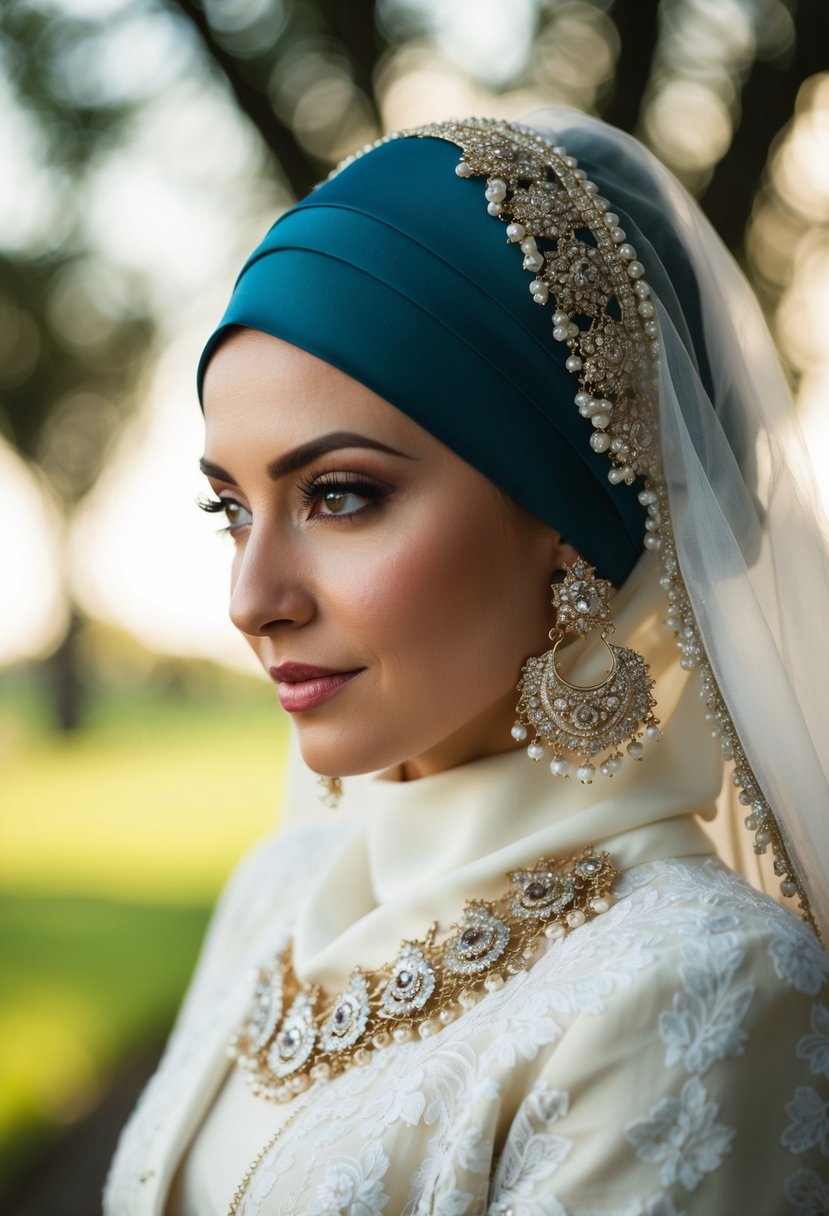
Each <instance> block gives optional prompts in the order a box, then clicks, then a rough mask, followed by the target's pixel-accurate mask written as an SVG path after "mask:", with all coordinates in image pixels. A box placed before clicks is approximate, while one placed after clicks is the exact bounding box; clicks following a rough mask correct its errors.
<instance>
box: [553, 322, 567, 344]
mask: <svg viewBox="0 0 829 1216" xmlns="http://www.w3.org/2000/svg"><path fill="white" fill-rule="evenodd" d="M553 337H554V338H555V340H556V342H566V341H567V339H568V338H569V337H570V327H569V326H568V325H554V326H553Z"/></svg>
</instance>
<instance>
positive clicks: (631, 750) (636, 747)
mask: <svg viewBox="0 0 829 1216" xmlns="http://www.w3.org/2000/svg"><path fill="white" fill-rule="evenodd" d="M625 750H626V751H627V754H628V755H629V756H630V757H631V759H632V760H641V759H642V753H643V752H644V750H645V749H644V747H643V746H642V744H641V743H638V742H637V741H636V740H634V741H633V742H632V743H628V745H627V748H626V749H625Z"/></svg>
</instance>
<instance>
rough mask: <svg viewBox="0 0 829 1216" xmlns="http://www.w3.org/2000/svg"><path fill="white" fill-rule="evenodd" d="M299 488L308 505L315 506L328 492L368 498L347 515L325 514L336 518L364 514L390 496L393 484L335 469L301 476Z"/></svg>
mask: <svg viewBox="0 0 829 1216" xmlns="http://www.w3.org/2000/svg"><path fill="white" fill-rule="evenodd" d="M297 489H298V490H299V492H300V494H301V495H302V501H303V503H304V504H305V506H306V507H311V506H313V505H314V503H315V502H317V500H318V499H319V498H321V496H322V495H323V494H326V493H328V494H331V493H333V494H354V495H356V496H357V497H358V498H365V499H367V502H366V505H365V506H363V507H358V508H357V510H356V511H349V512H348V513H347V514H346V515H337V514H336V513H332V514H331V515H326V516H325V518H326V519H336V520H347V519H354V518H355V517H356V516H357V515H362V514H363V512H364V511H367V510H370V509H371V508H372V507H373V506H376V505H377V504H378V503H380V502H381V501H382V500H383V499H384V498H388V496H389V495H390V494H391V492H392V488H391V486H387V485H384V484H383V482H381V481H375V480H374V479H373V478H370V477H365V476H362V475H361V474H359V473H340V472H335V471H334V470H329V471H326V472H322V473H316V474H314V476H313V477H300V478H299V480H298V481H297Z"/></svg>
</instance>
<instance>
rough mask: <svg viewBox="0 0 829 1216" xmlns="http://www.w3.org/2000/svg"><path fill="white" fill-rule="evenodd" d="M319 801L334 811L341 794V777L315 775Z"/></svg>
mask: <svg viewBox="0 0 829 1216" xmlns="http://www.w3.org/2000/svg"><path fill="white" fill-rule="evenodd" d="M317 785H318V787H319V796H320V801H321V802H322V804H323V806H327V807H328V809H329V810H331V811H335V810H336V809H337V807H338V806H339V804H340V799H341V798H342V796H343V781H342V777H317Z"/></svg>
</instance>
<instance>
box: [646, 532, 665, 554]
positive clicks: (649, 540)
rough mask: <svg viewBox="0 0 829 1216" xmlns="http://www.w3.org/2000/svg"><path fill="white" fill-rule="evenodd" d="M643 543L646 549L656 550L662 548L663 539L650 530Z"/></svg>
mask: <svg viewBox="0 0 829 1216" xmlns="http://www.w3.org/2000/svg"><path fill="white" fill-rule="evenodd" d="M643 543H644V545H645V548H646V549H654V550H656V549H661V548H662V541H661V540H660V539H659V537H658V536H654V534H653V532H648V534H647V536H646V537H645V540H644V542H643Z"/></svg>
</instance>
